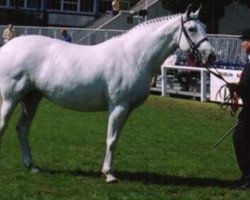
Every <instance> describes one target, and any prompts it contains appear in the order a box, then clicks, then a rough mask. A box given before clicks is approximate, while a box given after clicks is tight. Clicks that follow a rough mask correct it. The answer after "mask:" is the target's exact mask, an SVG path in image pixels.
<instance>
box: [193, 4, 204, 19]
mask: <svg viewBox="0 0 250 200" xmlns="http://www.w3.org/2000/svg"><path fill="white" fill-rule="evenodd" d="M201 8H202V4H201V5H200V7H199V8H198V10H196V11H195V12H194V13H192V17H198V15H199V13H200V10H201Z"/></svg>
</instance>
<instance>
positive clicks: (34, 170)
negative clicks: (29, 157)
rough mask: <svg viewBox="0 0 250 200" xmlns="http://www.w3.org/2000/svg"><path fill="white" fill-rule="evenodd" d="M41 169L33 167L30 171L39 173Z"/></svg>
mask: <svg viewBox="0 0 250 200" xmlns="http://www.w3.org/2000/svg"><path fill="white" fill-rule="evenodd" d="M39 171H40V170H39V169H38V168H37V167H31V168H30V172H31V173H38V172H39Z"/></svg>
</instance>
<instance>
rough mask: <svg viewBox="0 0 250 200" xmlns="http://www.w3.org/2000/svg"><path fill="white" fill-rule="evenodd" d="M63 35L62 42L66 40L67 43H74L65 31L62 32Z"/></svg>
mask: <svg viewBox="0 0 250 200" xmlns="http://www.w3.org/2000/svg"><path fill="white" fill-rule="evenodd" d="M61 34H62V40H64V41H65V42H72V39H71V37H70V35H69V34H68V32H67V31H66V30H65V29H63V30H62V31H61Z"/></svg>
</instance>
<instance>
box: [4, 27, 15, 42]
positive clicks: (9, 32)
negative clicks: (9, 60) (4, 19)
mask: <svg viewBox="0 0 250 200" xmlns="http://www.w3.org/2000/svg"><path fill="white" fill-rule="evenodd" d="M15 36H16V31H15V29H14V28H13V25H12V24H9V25H8V27H7V28H6V29H4V31H3V35H2V37H3V41H4V44H6V43H7V42H8V41H10V40H11V39H13V38H14V37H15Z"/></svg>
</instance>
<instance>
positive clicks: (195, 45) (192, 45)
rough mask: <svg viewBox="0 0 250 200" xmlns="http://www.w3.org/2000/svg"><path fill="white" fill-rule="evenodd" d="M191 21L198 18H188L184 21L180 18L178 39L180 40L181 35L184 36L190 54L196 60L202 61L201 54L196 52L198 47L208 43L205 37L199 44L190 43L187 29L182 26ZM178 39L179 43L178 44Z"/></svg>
mask: <svg viewBox="0 0 250 200" xmlns="http://www.w3.org/2000/svg"><path fill="white" fill-rule="evenodd" d="M191 20H199V19H198V18H189V19H187V20H186V21H184V20H183V17H181V33H180V39H181V35H182V33H183V34H184V35H185V37H186V39H187V41H188V44H189V46H190V48H191V50H192V54H193V55H194V56H195V57H196V58H197V59H198V60H201V59H202V54H201V52H200V51H199V50H198V48H199V46H200V45H201V44H202V43H203V42H206V41H208V38H207V37H205V38H203V39H201V40H200V41H199V42H197V43H196V44H195V43H194V42H193V41H192V39H191V38H190V36H189V35H188V32H187V29H186V28H185V26H184V24H185V23H186V22H188V21H191ZM180 39H179V43H180Z"/></svg>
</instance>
